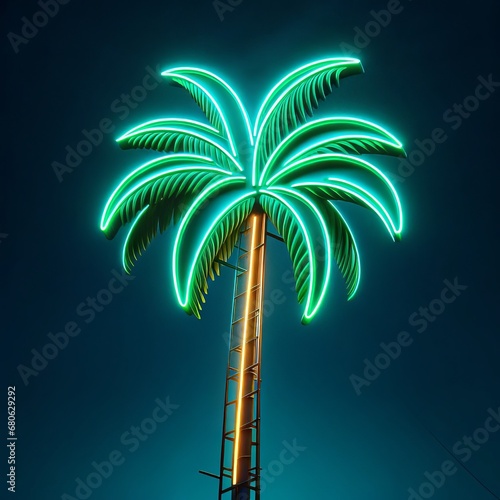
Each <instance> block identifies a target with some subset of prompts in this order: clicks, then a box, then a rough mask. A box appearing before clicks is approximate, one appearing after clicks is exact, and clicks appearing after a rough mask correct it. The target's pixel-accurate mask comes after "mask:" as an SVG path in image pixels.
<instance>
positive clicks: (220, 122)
mask: <svg viewBox="0 0 500 500" xmlns="http://www.w3.org/2000/svg"><path fill="white" fill-rule="evenodd" d="M162 74H164V76H166V77H169V78H171V79H172V81H173V82H174V83H176V84H177V85H179V86H181V87H183V88H185V89H186V90H187V91H188V92H189V94H190V95H191V97H192V98H193V99H194V101H195V102H196V104H198V106H199V107H200V109H201V110H202V111H203V113H204V114H205V116H206V117H207V119H208V121H209V122H210V123H211V124H212V125H213V126H214V127H215V128H216V129H217V130H218V131H219V132H220V133H221V134H222V135H223V136H224V138H225V139H227V140H228V142H229V145H230V149H231V153H232V154H233V155H234V156H236V155H237V153H236V147H235V143H234V139H233V137H232V134H231V131H230V129H229V125H228V121H227V118H226V117H225V116H224V114H223V113H222V110H221V108H220V105H219V104H218V102H217V101H216V100H215V98H214V97H213V96H212V94H211V93H210V92H209V91H208V90H207V89H206V88H205V87H204V86H203V85H201V84H200V83H198V82H197V81H195V80H193V79H192V78H189V77H188V76H186V75H183V74H180V73H172V72H170V71H165V72H164V73H162Z"/></svg>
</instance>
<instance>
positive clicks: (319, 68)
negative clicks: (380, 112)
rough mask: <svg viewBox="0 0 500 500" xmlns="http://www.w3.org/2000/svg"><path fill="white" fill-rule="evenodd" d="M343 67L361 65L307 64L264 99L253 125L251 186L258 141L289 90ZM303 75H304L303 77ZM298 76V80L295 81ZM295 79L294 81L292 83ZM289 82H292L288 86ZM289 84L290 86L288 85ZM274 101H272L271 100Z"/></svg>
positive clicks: (348, 60)
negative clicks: (318, 75)
mask: <svg viewBox="0 0 500 500" xmlns="http://www.w3.org/2000/svg"><path fill="white" fill-rule="evenodd" d="M345 65H359V66H361V63H360V61H359V60H358V59H352V58H333V59H325V60H322V61H316V62H313V63H310V64H307V65H305V66H303V67H301V68H299V69H298V70H296V71H294V72H292V73H290V74H289V75H287V76H286V77H284V78H283V79H282V80H281V81H280V82H278V84H277V85H276V86H275V87H274V88H273V89H272V90H271V91H270V93H269V94H268V95H267V97H266V98H265V99H264V103H263V104H262V106H261V108H260V109H259V113H258V115H257V120H256V123H255V130H254V134H256V135H257V140H256V142H255V151H254V160H253V169H252V185H255V184H256V174H257V168H258V167H257V162H258V154H259V153H260V149H261V147H260V141H261V138H262V134H263V132H264V129H265V126H266V123H267V121H268V120H269V118H270V117H271V115H272V113H273V111H274V110H275V109H276V108H277V107H278V105H279V104H280V103H281V102H282V101H283V99H285V97H286V96H287V95H288V94H290V92H291V90H292V89H294V88H296V87H297V86H299V85H300V84H301V83H302V82H304V81H305V80H308V79H310V78H311V77H312V76H314V75H316V74H318V73H319V74H324V72H325V71H326V70H331V69H332V68H335V67H340V68H342V67H344V66H345ZM304 73H305V75H303V74H304ZM298 75H303V76H300V78H298V79H296V77H297V76H298ZM294 79H295V81H294ZM290 82H293V83H291V84H290ZM289 84H290V85H289ZM284 87H286V88H285V90H284V91H283V92H281V94H280V95H279V96H278V97H276V94H278V93H280V91H281V89H282V88H284ZM272 99H274V100H272ZM269 102H272V105H271V107H270V109H269V110H268V111H267V112H266V111H265V110H266V108H267V106H268V103H269ZM264 113H265V116H264V118H263V119H262V114H264Z"/></svg>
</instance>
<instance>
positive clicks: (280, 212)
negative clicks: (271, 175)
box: [260, 188, 331, 324]
mask: <svg viewBox="0 0 500 500" xmlns="http://www.w3.org/2000/svg"><path fill="white" fill-rule="evenodd" d="M260 203H261V205H262V208H263V209H264V211H265V212H266V214H267V215H268V216H269V218H270V219H271V221H272V222H273V224H274V226H275V227H276V230H277V231H278V232H279V233H280V234H281V236H282V237H283V240H284V241H285V244H286V246H287V249H288V252H289V253H290V257H291V258H292V266H293V272H294V276H295V283H296V290H297V299H298V301H299V303H302V302H303V301H304V300H305V301H306V304H305V308H304V314H303V316H302V323H304V324H306V323H309V322H310V321H311V320H312V318H313V317H314V315H315V314H316V312H317V311H318V309H319V307H320V306H321V303H322V301H323V298H324V295H325V293H326V289H327V286H328V282H329V279H330V266H331V243H330V236H329V231H328V228H327V225H326V223H325V219H324V217H323V214H322V213H321V211H320V210H319V209H318V207H317V206H316V205H315V203H314V202H313V201H312V200H311V199H310V198H309V197H307V196H305V195H303V194H301V193H298V192H297V191H294V190H292V189H288V188H272V189H271V190H262V191H261V197H260Z"/></svg>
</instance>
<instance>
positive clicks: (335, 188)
mask: <svg viewBox="0 0 500 500" xmlns="http://www.w3.org/2000/svg"><path fill="white" fill-rule="evenodd" d="M362 72H363V68H362V66H361V63H360V61H359V60H357V59H353V58H331V59H324V60H320V61H315V62H313V63H310V64H307V65H305V66H302V67H300V68H299V69H297V70H295V71H293V72H292V73H290V74H288V75H287V76H286V77H284V78H283V79H282V80H280V81H279V82H278V83H277V84H276V85H275V86H274V87H273V88H272V89H271V91H270V92H269V93H268V95H267V97H266V98H265V99H264V102H263V104H262V106H261V107H260V109H259V112H258V114H257V118H256V120H255V123H254V127H253V129H252V127H251V124H250V119H249V117H248V114H247V112H246V111H245V108H244V107H243V104H242V102H241V100H240V99H239V97H238V96H237V94H236V92H235V91H234V90H233V89H232V88H231V87H230V86H229V85H228V84H227V83H226V82H225V81H224V80H222V79H221V78H219V77H218V76H216V75H215V74H213V73H211V72H209V71H206V70H204V69H198V68H191V67H179V68H174V69H171V70H168V71H165V72H164V73H162V75H163V76H164V77H166V78H168V79H169V80H170V81H172V82H173V83H174V84H175V85H178V86H181V87H183V88H184V89H185V90H187V91H188V92H189V94H190V95H191V96H192V98H193V99H194V100H195V101H196V103H197V104H198V105H199V107H200V108H201V109H202V111H203V112H204V114H205V115H206V118H207V120H208V122H207V123H202V122H200V121H195V120H191V119H182V118H165V119H160V120H154V121H150V122H147V123H144V124H142V125H139V126H138V127H135V128H133V129H132V130H130V131H129V132H127V133H126V134H125V135H123V136H122V137H120V138H119V139H118V143H119V144H120V146H121V147H122V148H124V149H131V148H145V149H152V150H156V151H159V152H162V153H166V154H163V155H162V156H160V157H159V158H158V159H155V160H153V161H150V162H148V163H145V164H144V165H142V166H140V167H139V168H137V169H136V170H135V171H133V172H132V173H131V174H130V175H128V176H127V177H126V178H125V179H124V180H123V181H122V182H121V183H120V184H119V185H118V187H117V188H116V189H115V191H114V192H113V194H112V195H111V197H110V198H109V200H108V202H107V204H106V207H105V209H104V213H103V216H102V221H101V229H102V230H103V231H104V233H105V235H106V236H107V237H108V238H113V237H114V236H115V235H116V233H117V231H118V230H119V228H120V227H121V226H122V225H125V224H126V223H129V222H132V221H133V224H132V225H131V227H130V230H129V233H128V236H127V237H126V240H125V245H124V248H123V266H124V267H125V269H126V270H127V271H128V272H129V271H130V269H131V267H132V266H133V265H134V263H135V261H136V260H137V259H138V257H139V256H140V255H141V254H142V252H143V251H144V250H145V249H146V247H147V246H148V244H149V243H150V241H151V240H152V239H153V238H154V237H155V236H156V235H157V234H158V233H161V232H163V231H165V230H166V228H167V227H169V226H170V225H171V224H176V223H178V229H177V234H176V237H175V243H174V250H173V259H172V269H173V284H174V289H175V293H176V296H177V300H178V302H179V304H180V305H181V307H182V308H183V309H184V310H185V311H186V312H187V313H188V314H191V315H194V316H196V317H197V318H200V311H201V309H202V304H203V303H204V300H205V299H204V295H205V294H206V293H207V291H208V277H210V278H212V279H214V277H215V275H218V274H219V272H220V265H224V264H225V265H229V266H232V265H231V264H229V263H228V260H229V258H230V256H231V254H232V252H233V250H234V248H235V246H237V247H239V252H240V254H241V252H243V253H244V254H245V255H246V261H245V262H246V264H245V267H243V266H232V267H235V268H236V269H237V272H238V273H239V275H240V276H244V285H243V287H242V292H241V293H237V287H236V288H235V292H234V297H235V299H234V300H235V301H236V297H237V296H240V297H243V298H244V301H245V305H244V307H243V311H244V312H243V313H240V316H241V317H240V318H238V319H236V320H235V319H234V317H233V321H232V324H233V326H234V325H236V324H239V325H241V328H240V330H239V335H240V337H239V339H236V333H235V328H233V331H232V336H233V339H232V342H233V345H236V347H233V350H232V351H231V349H230V362H229V367H228V377H227V381H226V382H227V384H226V407H225V408H226V410H227V408H228V407H229V406H230V405H231V404H232V405H233V408H234V411H233V413H232V414H231V415H232V416H231V418H230V419H231V422H229V423H228V422H226V419H227V418H229V417H228V415H229V413H228V412H227V411H225V414H224V421H225V424H224V425H225V428H224V431H223V446H222V448H223V450H222V457H221V473H220V475H219V476H216V477H218V478H219V479H220V488H219V498H222V496H223V495H225V494H226V493H227V494H229V495H231V498H233V499H243V498H250V496H251V495H252V496H254V497H255V498H257V499H258V498H260V493H259V492H260V482H259V477H260V458H259V457H260V453H259V448H257V449H256V450H255V445H256V444H257V445H258V444H259V433H260V408H257V409H256V408H255V403H256V401H257V405H259V403H258V401H259V397H260V384H259V383H260V361H261V358H260V345H261V343H260V339H261V332H262V321H261V319H262V314H261V306H262V297H263V282H264V262H265V245H266V236H267V235H269V234H270V233H268V232H267V229H266V228H267V219H268V218H269V219H270V221H271V222H272V224H273V225H274V227H275V229H276V230H277V232H278V233H279V235H280V236H277V237H278V238H279V239H282V241H284V243H285V245H286V247H287V249H288V252H289V254H290V257H291V261H292V266H293V272H294V277H295V282H296V291H297V295H298V301H299V303H303V304H304V310H303V315H302V322H303V323H309V322H310V321H311V319H312V318H313V317H314V315H315V314H316V313H317V311H318V309H319V308H320V305H321V303H322V301H323V299H324V297H325V292H326V290H327V286H328V283H329V281H330V271H331V262H332V260H335V261H336V262H337V264H338V267H339V269H340V272H341V273H342V275H343V277H344V279H345V282H346V286H347V294H348V299H351V298H352V297H353V296H354V294H355V293H356V290H357V289H358V285H359V282H360V264H359V253H358V249H357V247H356V243H355V240H354V237H353V234H352V232H351V230H350V228H349V226H348V224H347V222H346V221H345V219H344V218H343V216H342V215H341V213H340V211H339V208H338V205H341V203H340V202H350V203H354V204H356V205H359V206H362V207H365V208H369V209H370V210H371V211H372V212H374V213H375V214H376V215H377V216H378V217H379V218H380V220H381V221H382V224H383V225H384V226H385V228H386V229H387V231H388V232H389V234H390V236H391V237H392V238H393V239H394V240H397V239H399V238H400V236H401V232H402V229H403V218H402V210H401V204H400V201H399V198H398V195H397V193H396V190H395V189H394V187H393V186H392V184H391V183H390V181H389V180H388V178H387V177H386V176H385V175H384V174H383V173H382V172H381V171H380V170H379V169H378V168H377V167H376V166H374V165H373V164H371V163H370V162H368V161H366V160H364V159H362V158H360V156H361V155H364V154H382V155H390V156H395V157H398V156H404V150H403V147H402V145H401V143H400V142H399V141H398V140H397V139H396V138H395V137H394V136H393V135H392V134H391V133H389V132H388V131H387V130H384V129H383V128H382V127H380V126H378V125H376V124H374V123H371V122H369V121H366V120H362V119H359V118H352V117H346V116H335V117H330V118H323V119H317V120H310V119H309V118H311V117H312V114H313V111H314V110H315V109H316V108H317V107H318V104H319V102H320V100H324V99H325V98H326V96H327V95H329V94H330V93H331V92H332V91H333V88H334V87H337V86H338V85H339V82H340V80H341V79H342V78H344V77H346V76H350V75H355V74H358V73H362ZM244 235H246V236H244ZM243 238H246V240H245V242H244V243H242V242H243ZM243 246H245V247H246V248H243ZM319 250H320V251H321V256H320V255H319ZM234 314H235V313H234V310H233V315H234ZM231 352H232V353H233V354H235V353H236V355H237V359H238V364H237V365H235V363H232V362H231ZM231 363H232V365H231ZM229 381H232V382H234V383H235V384H236V391H235V399H234V400H233V401H229V396H228V383H229ZM226 426H228V428H229V429H230V430H227V427H226ZM228 442H229V443H230V444H231V449H230V455H231V458H230V460H231V461H230V465H229V466H227V465H225V463H224V448H225V444H224V443H226V444H227V443H228ZM252 450H253V452H252ZM226 452H227V450H226ZM255 455H257V456H256V458H255ZM252 457H253V458H252ZM228 478H229V480H230V486H229V487H228V488H224V487H223V482H224V480H226V481H227V479H228ZM245 495H246V496H245Z"/></svg>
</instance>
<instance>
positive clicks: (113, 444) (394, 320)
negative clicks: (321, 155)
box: [0, 0, 500, 500]
mask: <svg viewBox="0 0 500 500" xmlns="http://www.w3.org/2000/svg"><path fill="white" fill-rule="evenodd" d="M41 4H43V1H42V2H40V3H37V2H35V1H33V0H30V1H23V2H14V1H12V0H8V1H6V2H4V3H3V4H2V16H1V32H2V33H3V35H4V39H3V40H4V41H3V45H2V56H3V61H4V62H3V65H2V68H3V74H4V76H3V79H2V80H3V85H2V88H3V92H4V94H3V99H2V103H3V104H2V108H3V113H2V115H3V119H2V125H3V137H4V138H5V139H6V140H5V141H4V147H3V155H2V157H3V161H2V178H1V181H0V214H1V215H0V283H1V290H2V300H1V305H2V315H1V325H2V336H3V348H2V355H3V356H2V388H1V389H2V394H3V396H2V397H3V398H4V401H5V402H4V403H2V404H3V405H4V408H6V405H7V390H8V387H9V386H15V388H16V390H15V393H16V436H17V438H18V440H17V441H16V450H15V460H16V462H15V466H16V494H17V496H15V495H11V496H9V492H8V491H7V487H8V486H9V485H8V484H7V483H6V482H5V478H6V474H7V472H8V465H7V459H8V454H9V449H8V448H7V447H6V446H5V443H7V441H6V440H7V437H8V436H7V412H6V410H4V411H2V415H3V416H2V419H3V420H2V425H1V428H2V435H1V439H2V440H3V442H4V445H3V446H2V449H3V452H2V456H0V462H1V464H2V468H1V470H2V477H3V478H4V480H3V483H2V486H1V488H2V493H1V496H2V498H18V499H22V500H25V499H26V500H54V499H62V500H72V499H73V500H74V499H75V498H76V499H84V498H90V499H91V500H101V499H106V500H108V499H115V498H116V499H121V500H138V499H147V500H184V499H198V498H204V499H205V498H206V499H213V500H215V499H216V497H217V481H216V480H215V479H211V478H209V477H206V476H202V475H200V474H198V470H199V469H204V470H208V471H211V472H214V473H218V466H219V452H220V434H221V425H222V404H223V400H224V376H225V369H226V362H227V345H226V342H225V336H226V335H227V332H228V330H229V322H230V308H231V294H232V283H233V274H232V271H231V270H230V269H223V272H222V275H221V277H220V278H218V279H217V280H216V281H215V282H213V283H212V282H211V284H210V288H209V294H208V297H207V303H206V304H205V306H204V309H203V312H202V321H198V320H197V319H196V318H194V317H191V316H188V315H186V314H185V313H184V312H183V310H182V309H181V308H180V307H179V306H178V304H177V301H176V300H175V293H174V288H173V283H172V277H171V252H172V246H173V236H174V234H175V233H174V232H173V230H171V229H170V230H168V231H167V232H166V233H165V234H163V235H162V236H160V237H158V238H157V239H156V240H155V241H154V242H153V244H152V245H151V247H150V248H149V249H148V251H147V252H146V253H145V254H144V256H143V257H142V258H141V259H140V261H139V262H138V264H137V265H136V267H135V268H134V270H133V274H132V277H131V278H129V279H128V280H125V279H124V278H123V275H122V270H121V244H122V243H123V238H124V236H125V232H124V231H122V232H120V234H119V235H118V237H117V238H116V239H115V240H113V241H111V242H110V241H108V240H106V238H105V237H104V235H103V234H102V232H101V231H100V230H99V220H100V215H101V212H102V209H103V207H104V203H105V202H106V199H107V197H108V196H109V194H110V193H111V191H112V190H113V189H114V187H115V186H116V184H117V182H119V181H120V180H121V179H122V178H123V177H124V176H125V175H126V174H127V173H129V172H130V171H131V170H132V169H133V168H135V167H137V166H138V165H139V164H141V163H144V162H145V161H147V160H148V159H151V158H153V157H156V156H157V155H156V154H154V153H151V152H146V151H122V150H120V148H119V147H118V145H117V144H116V142H115V139H116V138H117V137H119V135H121V134H122V133H124V132H125V131H127V130H129V129H130V128H132V127H133V126H135V125H137V124H139V123H141V122H143V121H147V120H150V119H155V118H160V117H174V116H183V117H191V118H195V119H201V118H202V115H201V113H200V111H199V110H198V109H197V107H196V105H195V104H194V102H193V101H192V100H191V99H190V97H189V95H188V94H187V93H186V92H184V91H182V90H181V89H178V88H175V87H172V86H170V85H168V84H167V83H166V82H162V83H158V82H157V79H156V78H155V76H153V75H155V72H156V71H157V69H158V70H165V69H168V68H171V67H175V66H178V65H180V64H182V65H185V64H193V65H199V66H201V67H205V68H207V69H211V70H214V71H216V72H217V73H218V74H220V75H221V76H223V77H224V78H226V79H227V80H228V81H229V82H230V83H231V84H232V85H233V86H234V87H235V89H236V90H237V91H238V93H239V95H240V96H241V98H242V99H243V101H244V102H245V104H246V107H247V109H248V111H249V113H250V115H251V117H252V118H255V116H256V113H257V110H258V107H259V105H260V103H261V102H262V99H263V98H264V96H265V94H266V93H267V92H268V90H269V89H270V88H271V87H272V86H273V85H274V84H275V83H276V82H277V81H278V79H280V78H281V77H282V76H284V75H285V74H286V73H288V72H289V71H291V70H293V69H294V68H296V67H298V66H300V65H302V64H305V63H308V62H310V61H312V60H316V59H321V58H324V57H333V56H340V55H349V56H353V57H358V58H360V59H361V61H362V63H363V66H364V68H365V73H364V74H363V75H358V76H353V77H350V78H346V79H344V80H342V82H341V85H340V88H338V89H335V91H334V92H333V94H332V95H331V96H330V97H329V98H328V100H327V102H326V103H323V105H322V107H321V108H320V110H319V112H318V114H317V115H316V116H318V117H321V116H330V115H334V114H339V115H342V114H352V115H353V116H359V117H365V118H367V119H369V120H373V121H375V122H376V123H379V124H380V125H382V126H385V127H386V128H388V129H389V130H390V131H391V132H393V133H395V134H396V135H397V136H398V138H399V139H400V140H401V141H402V142H403V144H404V145H405V148H406V151H407V153H408V154H409V161H410V162H409V163H403V162H401V161H400V160H398V159H394V158H384V157H373V158H371V159H372V160H373V161H375V162H377V164H378V165H379V166H380V167H381V168H383V169H385V171H386V172H387V173H388V175H389V176H390V178H391V179H392V181H393V182H394V185H395V187H396V188H397V190H398V192H399V194H400V197H401V200H402V204H403V209H404V213H405V229H404V233H403V239H402V241H401V242H398V243H397V244H396V243H394V242H393V241H392V240H391V239H390V238H389V236H388V234H387V232H386V231H385V228H384V227H383V225H382V224H381V222H380V221H379V220H378V219H377V217H376V216H375V215H374V214H372V213H369V212H368V211H367V210H364V209H363V208H360V207H351V206H347V207H345V210H344V214H345V216H346V218H347V219H348V220H349V223H350V225H351V227H352V228H353V230H354V234H355V236H356V237H357V242H358V244H359V247H360V253H361V259H362V261H361V264H362V273H363V275H362V282H361V286H360V288H359V290H358V293H357V295H356V297H355V298H354V299H353V300H352V301H349V302H347V301H346V293H345V287H344V284H343V282H342V278H341V276H340V273H338V272H337V271H336V272H335V273H334V274H333V275H332V283H331V286H330V288H329V290H328V294H327V296H326V300H325V304H324V305H323V307H322V309H321V311H320V314H319V315H318V316H317V317H316V318H315V319H314V320H313V322H312V323H311V324H310V325H307V326H303V325H301V324H300V317H301V314H302V306H300V305H299V304H297V301H296V296H295V292H294V291H293V283H291V282H290V280H289V279H288V278H289V275H290V274H289V273H290V270H291V261H290V259H289V257H288V256H287V252H286V249H285V247H284V245H283V244H282V243H280V242H278V241H276V240H271V241H269V247H268V253H267V262H266V263H267V269H266V273H267V274H266V310H265V322H264V333H263V338H264V344H263V384H262V390H263V392H262V465H263V467H264V472H265V473H266V474H267V477H268V480H267V481H265V491H264V492H263V494H262V498H263V499H268V500H271V499H272V500H285V499H315V498H321V499H339V500H367V499H369V500H405V499H410V500H411V499H413V500H419V499H421V498H431V497H432V498H435V499H436V500H441V499H443V500H444V499H450V500H489V499H493V498H498V497H500V391H499V382H500V363H499V361H498V359H499V354H500V340H499V331H498V330H499V329H498V304H499V299H500V294H499V275H498V267H497V263H498V240H499V231H498V218H497V217H498V200H499V193H498V185H499V180H500V175H499V173H498V155H497V148H498V133H499V127H498V125H497V120H498V113H499V111H500V64H499V54H498V48H499V34H498V12H495V7H496V2H493V1H482V0H478V1H476V2H473V3H469V4H467V5H466V6H464V7H458V6H457V3H456V2H441V3H440V4H437V3H433V4H424V2H421V1H419V0H414V1H413V2H412V1H410V0H402V1H401V3H400V2H398V1H397V0H391V1H390V2H387V1H386V0H379V1H375V0H372V1H367V0H363V1H353V2H336V1H309V2H295V3H294V2H288V1H283V0H280V1H272V2H269V1H264V0H233V1H232V2H229V0H224V1H222V2H213V3H212V2H211V1H210V0H203V1H200V0H195V1H192V2H160V1H156V0H143V1H142V2H140V3H137V2H134V3H131V2H129V3H127V2H118V1H116V0H109V1H106V2H96V1H87V2H82V1H78V0H72V1H70V0H66V2H65V3H64V4H63V2H60V3H59V4H57V6H56V4H54V1H53V0H49V1H48V2H47V6H46V9H47V10H48V11H50V12H51V15H52V17H50V18H49V19H48V20H47V17H46V16H44V15H43V14H42V15H41V14H39V12H43V11H42V10H41V9H42V8H41ZM214 4H216V5H214ZM56 10H57V12H56ZM380 11H384V12H380ZM389 11H390V12H389ZM34 18H35V21H36V22H37V23H38V24H39V25H40V27H39V28H36V27H34V26H33V25H31V22H32V21H33V19H34ZM23 30H24V32H23ZM138 86H140V87H142V88H138ZM144 86H145V87H148V89H147V90H144ZM134 96H135V97H134ZM99 127H101V130H102V132H96V131H95V130H96V129H98V128H99ZM85 135H89V136H90V137H92V140H93V141H94V144H91V147H90V149H88V150H85V147H84V146H83V151H84V152H85V154H86V156H83V157H82V158H81V159H80V160H79V161H78V159H77V158H74V157H71V154H70V155H69V158H67V156H68V149H67V148H70V149H71V148H72V149H74V148H77V147H78V144H79V143H80V142H81V141H83V140H85V139H86V137H85ZM80 149H81V150H82V148H80ZM68 161H69V162H70V163H68ZM56 162H57V163H56ZM54 165H56V166H55V167H54ZM62 165H66V167H65V168H64V167H61V166H62ZM56 171H57V172H58V173H56ZM495 255H497V257H495ZM116 276H118V278H116ZM113 279H114V280H113ZM103 290H104V291H103ZM106 290H108V291H106ZM273 292H275V293H274V294H273ZM98 296H99V297H100V298H101V299H102V300H103V301H104V302H107V304H106V305H104V306H99V303H97V306H96V308H94V309H92V308H91V307H90V306H89V305H88V304H87V300H92V299H93V298H96V297H98ZM271 297H274V298H276V297H279V300H273V299H271ZM96 309H98V310H96ZM65 330H66V333H65V334H63V333H61V332H64V331H65ZM54 339H56V340H54ZM398 339H399V341H400V344H399V345H397V344H395V342H396V343H397V342H398ZM57 342H58V343H59V347H57V345H56V343H57ZM54 345H56V347H54ZM51 346H52V347H51ZM384 349H385V350H392V351H391V352H392V358H389V357H388V355H387V354H385V355H384V353H385V351H384ZM381 354H382V355H381ZM49 358H50V359H49ZM377 364H378V366H379V368H377V366H376V365H377ZM380 367H382V368H380ZM167 417H168V418H167ZM155 418H156V420H155ZM497 422H498V423H497ZM141 426H142V428H143V429H145V430H146V434H141V436H142V438H144V440H141V439H140V438H138V437H134V436H133V432H134V431H133V428H134V427H141ZM148 433H149V434H148ZM284 443H286V444H284ZM294 443H295V444H294ZM286 446H289V447H292V448H293V447H294V446H295V448H294V453H295V456H294V460H293V461H292V463H289V461H288V460H287V463H286V464H283V462H282V461H281V462H280V456H283V453H282V452H283V450H285V449H286ZM445 448H447V449H448V450H450V453H451V454H450V453H448V452H447V451H446V449H445ZM452 450H453V451H452ZM289 456H291V455H290V454H289V455H287V457H289ZM110 460H111V461H112V462H114V465H113V466H112V467H113V468H112V470H111V469H110V467H109V466H107V465H106V464H103V462H109V461H110ZM99 464H101V465H99ZM96 467H97V468H100V470H101V473H97V472H96ZM464 467H466V468H467V469H469V471H470V472H471V473H472V474H474V475H475V476H476V478H477V480H476V479H474V477H472V475H470V474H469V473H468V472H467V471H466V470H465V469H464ZM436 471H439V472H438V473H436ZM441 471H445V472H441ZM478 481H481V482H482V483H483V484H484V485H485V486H481V484H479V482H478ZM87 482H88V483H89V484H90V486H91V487H90V488H89V486H88V485H87V486H81V485H82V484H86V483H87ZM432 483H434V484H432ZM79 485H80V486H79ZM485 487H486V488H488V489H489V490H491V491H492V492H493V494H492V493H490V492H488V491H487V489H486V488H485ZM412 491H414V492H415V493H411V492H412ZM495 495H496V496H495Z"/></svg>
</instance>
